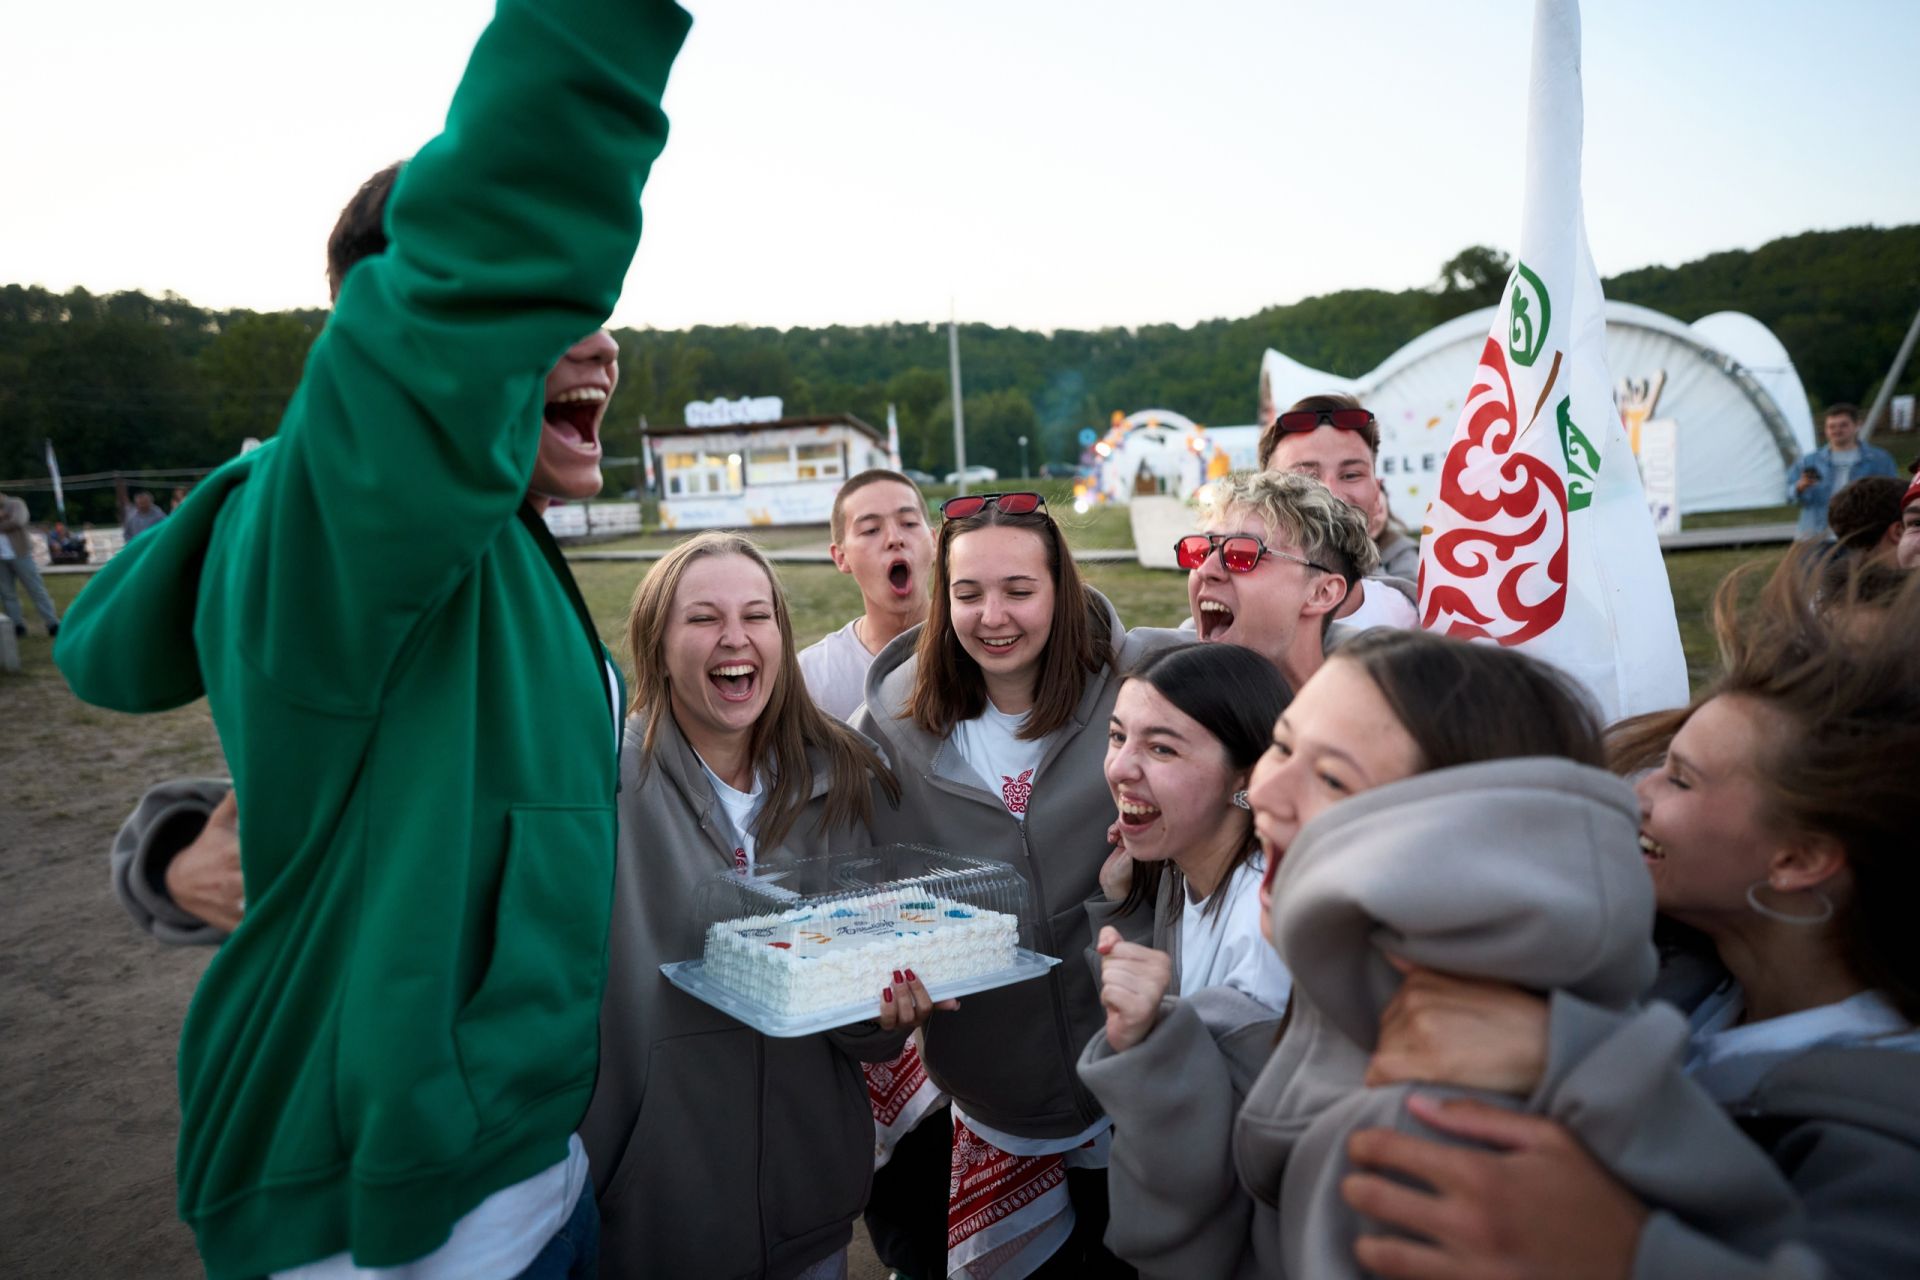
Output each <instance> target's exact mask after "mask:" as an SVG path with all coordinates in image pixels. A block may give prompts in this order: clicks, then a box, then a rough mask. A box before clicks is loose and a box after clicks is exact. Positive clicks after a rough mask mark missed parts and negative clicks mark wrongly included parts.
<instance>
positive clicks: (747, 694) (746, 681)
mask: <svg viewBox="0 0 1920 1280" xmlns="http://www.w3.org/2000/svg"><path fill="white" fill-rule="evenodd" d="M759 675H760V668H758V667H756V666H754V665H753V664H752V663H750V662H729V663H726V664H724V665H722V666H718V667H714V668H713V669H712V670H710V671H708V672H707V679H708V680H709V681H711V682H712V683H713V687H714V688H715V689H716V690H718V691H719V694H720V696H721V697H723V698H725V699H726V700H727V701H728V702H745V701H747V700H748V699H749V698H751V697H753V686H754V683H755V682H756V681H757V680H758V678H759Z"/></svg>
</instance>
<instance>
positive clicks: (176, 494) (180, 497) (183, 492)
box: [167, 485, 187, 512]
mask: <svg viewBox="0 0 1920 1280" xmlns="http://www.w3.org/2000/svg"><path fill="white" fill-rule="evenodd" d="M186 500H187V486H186V485H180V486H178V487H176V488H175V489H174V491H173V505H172V506H170V507H168V508H167V510H168V511H169V512H173V511H178V510H179V509H180V504H181V503H183V502H185V501H186Z"/></svg>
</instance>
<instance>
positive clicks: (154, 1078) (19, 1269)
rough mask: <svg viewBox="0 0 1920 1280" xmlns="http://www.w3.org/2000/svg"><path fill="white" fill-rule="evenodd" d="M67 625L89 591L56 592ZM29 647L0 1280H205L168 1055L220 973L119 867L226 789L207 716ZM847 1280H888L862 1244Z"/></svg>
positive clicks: (12, 683) (4, 1073)
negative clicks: (136, 897) (136, 908)
mask: <svg viewBox="0 0 1920 1280" xmlns="http://www.w3.org/2000/svg"><path fill="white" fill-rule="evenodd" d="M49 586H50V587H51V588H52V590H53V593H54V596H55V600H56V602H57V603H58V604H59V605H60V607H61V608H63V609H64V608H65V606H66V604H67V601H68V600H69V599H71V598H72V596H73V594H74V593H75V591H76V590H77V589H78V586H79V580H78V579H76V578H71V577H61V578H54V579H51V580H50V581H49ZM50 651H51V645H50V643H49V642H48V641H47V639H46V638H45V637H44V636H43V635H41V634H40V629H39V628H38V627H36V628H35V631H34V634H33V635H30V636H28V637H27V638H26V639H25V640H23V641H22V642H21V658H22V661H23V670H22V671H21V672H20V673H19V674H6V673H0V780H4V786H3V787H0V1150H4V1152H5V1156H6V1158H5V1159H4V1160H0V1276H5V1277H9V1278H12V1277H40V1276H49V1277H51V1276H60V1277H94V1276H103V1277H104V1276H113V1277H119V1276H139V1277H152V1278H154V1280H167V1278H172V1277H188V1276H196V1275H200V1274H202V1273H201V1269H200V1266H199V1264H198V1260H197V1258H196V1255H195V1253H194V1248H193V1237H192V1235H191V1233H190V1232H188V1230H187V1229H186V1227H185V1226H184V1225H183V1224H182V1223H181V1222H180V1220H179V1219H178V1218H177V1217H176V1216H175V1215H174V1208H173V1204H174V1183H173V1152H174V1140H175V1137H176V1135H177V1133H178V1130H179V1122H180V1114H179V1103H178V1097H177V1094H176V1091H175V1087H174V1049H175V1045H176V1043H177V1041H178V1038H179V1033H180V1023H181V1020H182V1019H183V1018H184V1017H185V1015H186V1010H187V1002H188V1000H189V999H190V998H191V996H192V994H193V988H194V984H195V983H197V982H198V981H199V978H200V973H201V970H202V969H204V968H205V967H206V963H207V959H208V957H209V955H210V954H211V953H210V952H208V951H205V950H202V949H197V948H181V947H163V946H161V945H160V944H159V943H156V942H154V941H152V940H151V939H149V938H148V937H146V936H145V935H144V934H142V933H140V932H138V931H137V930H136V929H135V928H134V927H133V925H132V924H131V922H130V921H129V920H128V918H127V915H126V913H125V911H124V910H123V909H122V908H121V906H120V904H119V902H118V900H117V899H116V898H115V897H114V895H113V890H112V888H111V887H110V885H109V883H108V877H107V849H108V847H109V844H110V842H111V841H112V839H113V834H114V832H115V831H116V830H117V829H118V827H119V824H120V821H121V819H122V818H124V817H125V816H126V814H127V813H128V811H129V810H131V809H132V807H133V805H134V803H135V802H136V801H137V800H138V799H139V796H140V793H141V792H142V791H143V790H144V789H145V788H146V787H147V786H148V785H149V784H151V783H153V782H155V781H158V780H160V779H163V778H168V777H178V776H186V775H192V774H214V775H218V774H219V773H221V772H222V771H223V770H222V765H221V763H220V754H219V745H218V741H217V739H216V738H215V736H214V732H213V725H212V722H211V720H210V719H209V718H208V716H207V713H206V709H205V704H204V703H199V704H195V705H194V706H192V707H188V708H184V709H182V710H179V711H173V712H169V713H166V714H163V715H154V716H141V717H133V716H123V715H116V714H114V713H112V712H106V711H100V710H98V709H96V708H93V707H89V706H86V705H85V704H83V703H81V702H80V701H79V700H77V699H76V698H74V697H73V695H72V694H71V693H69V692H68V691H67V688H66V685H65V684H64V683H63V682H62V681H61V680H60V678H59V675H58V673H57V672H56V671H55V670H54V667H53V663H52V661H51V657H50ZM851 1274H852V1276H853V1280H873V1278H875V1277H884V1276H885V1275H886V1270H885V1269H884V1268H883V1267H881V1266H880V1265H879V1263H878V1262H877V1260H875V1259H874V1257H873V1254H872V1251H871V1250H870V1249H869V1248H868V1247H867V1244H866V1241H865V1238H864V1236H862V1235H856V1238H855V1241H854V1247H853V1256H852V1266H851Z"/></svg>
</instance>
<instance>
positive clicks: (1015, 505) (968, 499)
mask: <svg viewBox="0 0 1920 1280" xmlns="http://www.w3.org/2000/svg"><path fill="white" fill-rule="evenodd" d="M1046 505H1047V500H1046V499H1045V498H1043V497H1041V496H1040V495H1039V494H1037V493H969V494H966V495H965V496H963V497H959V498H948V499H947V500H946V501H945V502H943V503H941V504H940V514H941V515H942V516H943V517H945V518H946V519H948V520H965V519H966V518H967V517H968V516H977V515H979V514H980V513H981V512H982V511H985V510H986V509H987V508H988V507H998V508H1000V510H1001V511H1003V512H1005V513H1006V514H1007V515H1010V516H1028V515H1032V514H1033V513H1034V512H1036V511H1040V510H1042V509H1044V508H1045V507H1046Z"/></svg>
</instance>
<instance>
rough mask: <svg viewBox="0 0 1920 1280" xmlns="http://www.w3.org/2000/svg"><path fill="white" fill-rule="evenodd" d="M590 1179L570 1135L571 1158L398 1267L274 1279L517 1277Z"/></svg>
mask: <svg viewBox="0 0 1920 1280" xmlns="http://www.w3.org/2000/svg"><path fill="white" fill-rule="evenodd" d="M586 1185H587V1149H586V1148H585V1147H584V1146H582V1145H581V1144H580V1135H579V1134H574V1135H573V1136H572V1137H570V1138H568V1139H567V1158H566V1159H564V1160H562V1161H560V1162H559V1163H558V1164H552V1165H548V1166H547V1167H546V1168H544V1169H542V1170H541V1171H540V1172H539V1173H536V1174H534V1175H533V1176H532V1177H531V1178H528V1179H526V1180H525V1181H523V1182H516V1183H514V1184H513V1185H512V1186H510V1187H502V1188H501V1189H500V1190H498V1191H496V1192H494V1193H493V1194H492V1195H490V1196H488V1197H487V1198H486V1199H485V1200H482V1201H481V1202H480V1203H479V1204H477V1205H475V1206H474V1207H473V1208H472V1209H471V1210H469V1211H468V1212H467V1213H466V1215H465V1216H463V1217H462V1218H461V1219H460V1220H459V1221H458V1222H456V1223H454V1224H453V1234H452V1235H450V1236H448V1237H447V1242H446V1243H445V1244H443V1245H441V1246H440V1247H439V1248H438V1249H435V1250H434V1251H433V1252H432V1253H429V1254H427V1255H426V1256H425V1257H421V1258H415V1259H414V1260H413V1261H412V1262H403V1263H401V1264H400V1265H399V1266H397V1267H356V1266H354V1265H353V1255H352V1254H349V1253H336V1254H334V1255H333V1256H332V1257H330V1258H322V1259H320V1261H318V1262H309V1263H306V1264H305V1265H303V1266H298V1267H293V1268H290V1269H288V1270H286V1271H276V1272H274V1273H273V1280H469V1278H470V1277H473V1276H517V1275H519V1274H520V1273H521V1272H522V1271H525V1270H526V1269H527V1267H528V1266H529V1265H531V1264H532V1262H533V1260H534V1259H535V1258H537V1257H538V1256H540V1251H541V1250H542V1249H544V1248H546V1247H547V1241H549V1240H551V1239H553V1238H554V1237H555V1236H556V1235H558V1234H560V1228H562V1227H564V1226H566V1225H567V1219H568V1218H570V1217H572V1216H573V1207H574V1205H576V1204H578V1203H579V1202H580V1195H581V1193H582V1192H583V1191H584V1190H585V1189H586Z"/></svg>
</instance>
